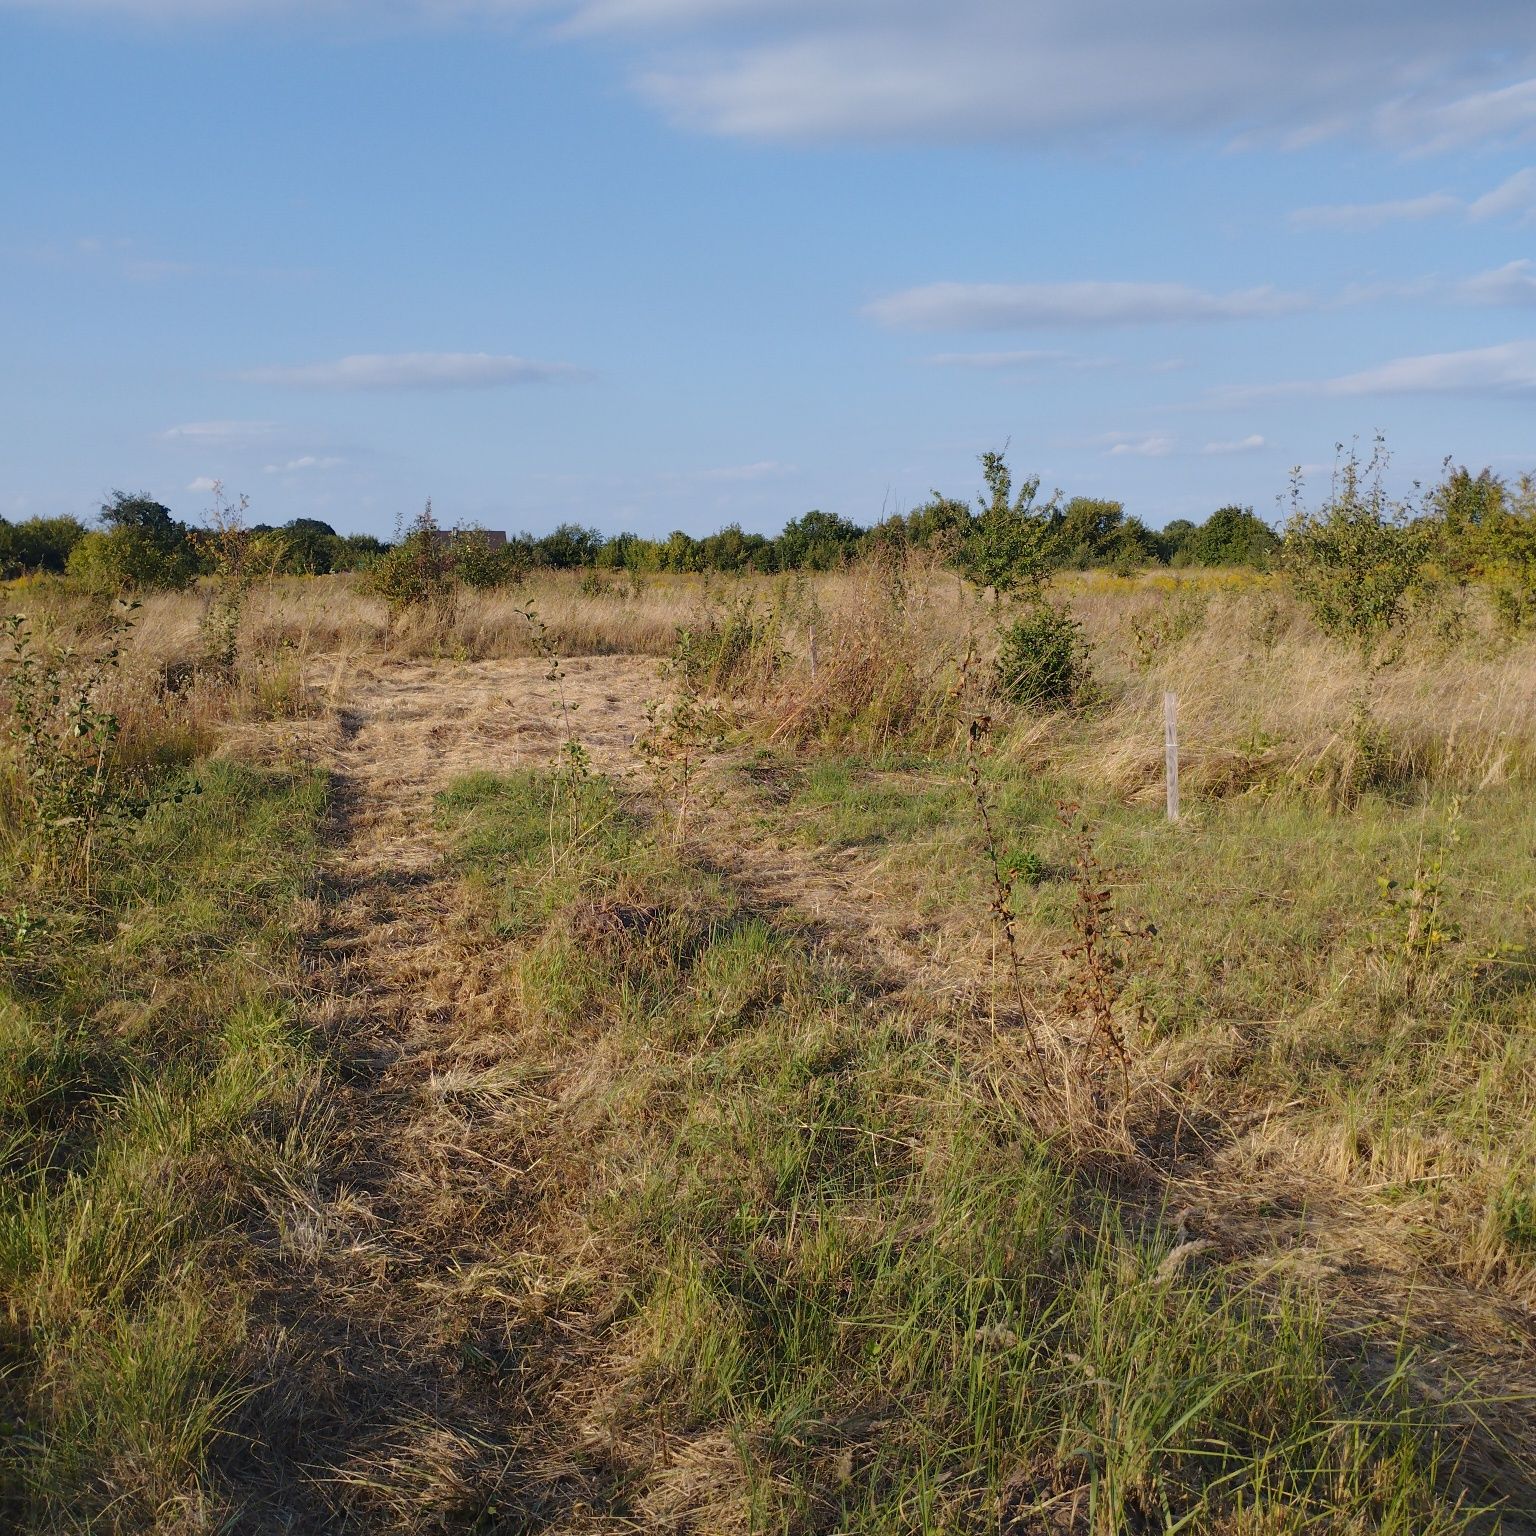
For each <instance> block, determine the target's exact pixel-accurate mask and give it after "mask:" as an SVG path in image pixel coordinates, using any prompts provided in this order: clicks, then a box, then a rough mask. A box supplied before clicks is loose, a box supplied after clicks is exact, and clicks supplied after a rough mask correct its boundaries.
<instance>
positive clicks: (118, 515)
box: [68, 491, 201, 592]
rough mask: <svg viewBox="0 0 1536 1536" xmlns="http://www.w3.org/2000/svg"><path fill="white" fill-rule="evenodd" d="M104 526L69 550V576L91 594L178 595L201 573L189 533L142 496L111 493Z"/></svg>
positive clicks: (103, 514) (103, 511)
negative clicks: (160, 591)
mask: <svg viewBox="0 0 1536 1536" xmlns="http://www.w3.org/2000/svg"><path fill="white" fill-rule="evenodd" d="M101 523H102V526H101V528H100V530H99V531H97V532H95V533H88V534H86V535H85V536H84V537H83V538H81V539H80V540H78V542H76V544H75V545H74V547H73V548H72V549H71V551H70V555H69V567H68V569H69V574H70V575H71V576H73V577H75V578H76V580H78V581H79V582H80V583H81V584H82V585H84V586H87V587H90V588H91V589H92V590H94V591H101V592H120V591H123V590H125V589H128V588H134V587H144V588H164V589H166V590H169V591H180V590H181V589H182V588H184V587H189V586H191V585H192V583H193V581H194V580H196V578H197V575H198V572H199V570H200V569H201V560H200V559H199V556H198V552H197V545H196V543H195V542H194V540H193V538H192V530H191V529H190V528H188V527H187V525H186V524H185V523H181V522H178V521H177V520H176V519H175V517H173V516H172V515H171V509H170V508H169V507H167V506H163V505H162V504H161V503H160V502H158V501H155V500H154V499H153V498H152V497H149V496H146V495H143V494H142V493H141V494H140V495H137V496H129V495H127V494H126V493H125V492H123V491H114V492H113V493H112V497H111V499H110V500H109V501H108V502H106V503H105V504H104V505H103V507H102V509H101Z"/></svg>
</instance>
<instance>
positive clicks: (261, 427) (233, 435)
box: [160, 421, 277, 444]
mask: <svg viewBox="0 0 1536 1536" xmlns="http://www.w3.org/2000/svg"><path fill="white" fill-rule="evenodd" d="M276 431H277V423H276V422H275V421H185V422H183V423H182V424H181V425H180V426H178V427H167V428H166V429H165V431H164V432H162V433H161V434H160V436H161V437H162V438H163V439H164V440H165V441H166V442H171V443H174V442H195V443H204V444H208V443H249V442H256V441H259V440H260V439H262V438H266V437H271V436H272V434H273V433H274V432H276Z"/></svg>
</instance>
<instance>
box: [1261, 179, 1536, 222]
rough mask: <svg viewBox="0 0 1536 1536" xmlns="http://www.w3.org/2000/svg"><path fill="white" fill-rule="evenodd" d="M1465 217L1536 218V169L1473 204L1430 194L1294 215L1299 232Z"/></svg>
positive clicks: (1320, 208) (1332, 205) (1326, 206)
mask: <svg viewBox="0 0 1536 1536" xmlns="http://www.w3.org/2000/svg"><path fill="white" fill-rule="evenodd" d="M1453 216H1464V217H1466V218H1469V219H1473V220H1477V221H1482V220H1485V219H1502V218H1514V219H1517V220H1519V221H1520V222H1522V223H1525V222H1529V221H1530V220H1531V219H1532V218H1533V217H1536V168H1532V169H1528V170H1524V171H1516V172H1515V174H1514V175H1513V176H1511V177H1509V178H1508V180H1506V181H1503V182H1501V183H1500V184H1499V185H1498V186H1496V187H1495V188H1493V190H1492V191H1491V192H1485V193H1484V194H1483V195H1482V196H1481V197H1475V198H1473V199H1472V200H1471V201H1470V202H1469V201H1467V200H1466V199H1465V198H1460V197H1454V196H1452V194H1451V193H1449V192H1428V193H1426V194H1425V195H1424V196H1422V197H1403V198H1396V199H1394V200H1391V201H1388V202H1381V203H1323V204H1319V205H1317V206H1315V207H1312V208H1298V209H1297V210H1296V211H1295V212H1294V213H1293V214H1292V215H1291V224H1292V225H1293V226H1294V227H1295V228H1297V229H1341V230H1355V231H1359V230H1371V229H1380V228H1381V226H1382V225H1383V224H1398V223H1412V222H1418V221H1422V220H1425V219H1439V218H1448V217H1453Z"/></svg>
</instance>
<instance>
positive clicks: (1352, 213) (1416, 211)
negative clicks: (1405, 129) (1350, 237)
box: [1291, 192, 1467, 230]
mask: <svg viewBox="0 0 1536 1536" xmlns="http://www.w3.org/2000/svg"><path fill="white" fill-rule="evenodd" d="M1466 209H1467V204H1466V203H1465V202H1463V201H1462V199H1461V198H1459V197H1452V196H1451V194H1450V193H1449V192H1431V193H1428V194H1427V195H1426V196H1424V197H1404V198H1396V199H1393V200H1391V201H1388V202H1382V203H1330V204H1323V205H1320V206H1318V207H1315V208H1298V209H1297V210H1296V211H1295V212H1294V213H1293V214H1292V215H1291V223H1292V225H1293V226H1294V227H1295V228H1297V229H1347V230H1369V229H1380V228H1381V226H1382V225H1383V224H1397V223H1403V222H1418V221H1420V220H1423V219H1439V218H1444V217H1446V216H1447V215H1449V214H1456V213H1464V212H1466Z"/></svg>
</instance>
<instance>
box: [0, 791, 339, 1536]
mask: <svg viewBox="0 0 1536 1536" xmlns="http://www.w3.org/2000/svg"><path fill="white" fill-rule="evenodd" d="M183 789H184V790H185V793H183V794H181V795H180V796H177V797H173V798H169V799H166V800H163V801H162V802H161V803H159V804H157V805H156V806H154V807H153V808H152V809H151V810H150V811H149V813H148V814H147V815H146V816H145V817H144V818H143V819H142V820H140V821H138V822H135V823H132V824H131V825H130V826H129V827H128V828H126V829H125V830H124V832H123V833H122V834H121V835H120V836H119V837H117V838H116V839H115V840H114V843H113V845H112V857H111V859H110V861H104V862H103V864H102V865H101V866H99V867H98V869H97V871H96V881H95V886H94V890H93V892H92V895H91V897H90V899H89V901H86V900H85V899H83V898H81V897H80V896H78V894H76V895H73V896H66V895H64V894H62V893H56V894H54V895H53V896H50V894H49V893H48V892H47V891H46V890H41V891H39V890H36V889H34V890H33V891H32V892H30V893H29V899H30V902H31V907H30V910H29V919H28V921H29V924H30V925H31V928H30V931H29V932H27V933H26V934H25V935H24V936H23V937H21V938H19V939H18V937H17V936H16V928H15V925H14V922H13V924H12V927H11V933H10V944H9V948H8V950H7V952H6V954H5V965H4V970H3V974H0V1159H3V1164H4V1174H5V1176H4V1179H3V1181H0V1305H3V1312H0V1360H3V1370H0V1489H3V1492H0V1518H3V1520H4V1521H5V1522H7V1529H14V1530H17V1531H37V1532H45V1531H46V1532H62V1531H93V1532H94V1531H132V1530H148V1529H151V1528H158V1529H170V1528H172V1527H173V1526H175V1525H176V1523H177V1521H178V1519H181V1518H183V1517H185V1518H187V1519H190V1518H191V1513H190V1512H191V1511H193V1510H195V1509H196V1508H198V1506H199V1501H200V1493H199V1487H200V1477H201V1469H202V1466H203V1462H204V1458H205V1456H206V1453H207V1451H208V1448H209V1446H210V1443H211V1441H212V1438H213V1437H214V1435H215V1434H216V1432H217V1430H218V1426H219V1424H220V1423H221V1421H222V1419H223V1417H224V1415H225V1414H226V1412H227V1411H228V1409H229V1407H230V1406H231V1404H230V1388H229V1381H230V1370H231V1361H232V1359H233V1357H234V1354H235V1352H236V1351H237V1350H238V1348H239V1346H240V1343H241V1335H242V1327H243V1324H242V1300H241V1286H240V1282H239V1279H238V1275H237V1269H236V1266H235V1265H234V1264H233V1263H231V1262H225V1260H226V1258H227V1257H228V1256H229V1255H228V1252H227V1250H226V1247H225V1244H224V1239H225V1238H226V1236H227V1235H228V1234H229V1233H230V1232H231V1231H232V1229H233V1228H234V1227H235V1225H236V1224H237V1223H238V1222H239V1221H240V1220H241V1219H242V1216H243V1214H245V1213H246V1212H247V1211H248V1210H249V1209H250V1204H251V1184H252V1181H253V1179H255V1178H256V1177H258V1176H259V1170H263V1169H265V1170H270V1169H271V1168H273V1167H277V1166H281V1164H282V1161H283V1159H284V1157H285V1156H286V1155H288V1152H290V1151H291V1150H292V1149H291V1148H289V1149H286V1150H285V1147H284V1134H285V1130H286V1128H287V1126H288V1125H289V1124H291V1110H292V1108H293V1104H294V1100H295V1097H296V1094H297V1092H298V1090H299V1088H300V1085H301V1084H303V1083H304V1082H305V1081H306V1080H307V1079H309V1078H310V1077H312V1075H313V1073H314V1070H315V1061H314V1059H313V1057H312V1055H311V1053H310V1051H309V1049H308V1048H307V1046H306V1043H305V1040H304V1037H303V1033H302V1030H301V1029H300V1027H299V1025H298V1023H297V1020H296V1006H295V994H296V992H297V989H298V985H299V964H300V941H301V930H302V927H303V925H304V922H305V912H304V908H303V906H302V903H303V901H304V899H305V897H306V896H307V895H308V894H309V893H310V892H311V890H312V887H313V880H314V870H315V861H316V856H317V831H318V825H319V821H320V818H321V816H322V814H323V812H324V809H325V801H326V786H325V782H324V780H323V778H321V777H320V776H318V775H292V774H280V773H265V772H258V771H256V770H254V769H250V768H246V767H242V766H240V765H238V764H235V763H230V762H208V763H204V764H202V765H201V766H200V767H199V768H198V770H197V775H196V780H195V782H194V781H193V780H191V779H190V778H189V779H188V781H187V782H186V783H185V784H184V785H183Z"/></svg>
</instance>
